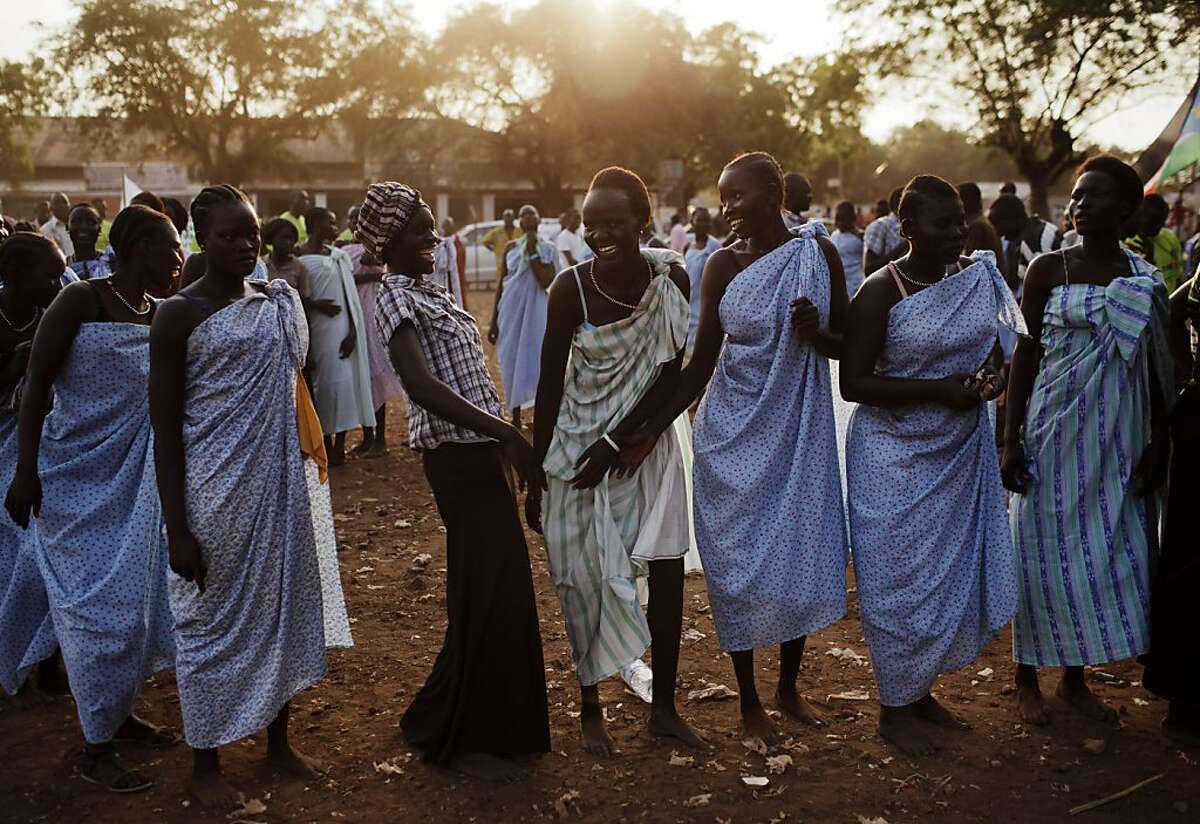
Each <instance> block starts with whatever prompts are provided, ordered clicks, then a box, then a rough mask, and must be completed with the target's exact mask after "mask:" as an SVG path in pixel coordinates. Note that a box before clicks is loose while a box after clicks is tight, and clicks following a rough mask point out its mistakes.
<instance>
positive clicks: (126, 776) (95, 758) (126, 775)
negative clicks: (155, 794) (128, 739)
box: [79, 747, 154, 794]
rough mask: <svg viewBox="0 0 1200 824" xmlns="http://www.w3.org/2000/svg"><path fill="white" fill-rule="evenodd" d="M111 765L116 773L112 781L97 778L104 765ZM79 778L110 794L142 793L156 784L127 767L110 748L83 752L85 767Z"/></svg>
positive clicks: (113, 749) (81, 770)
mask: <svg viewBox="0 0 1200 824" xmlns="http://www.w3.org/2000/svg"><path fill="white" fill-rule="evenodd" d="M105 764H107V765H109V766H111V767H112V768H113V769H114V770H115V771H116V776H115V777H114V778H113V779H112V780H111V781H104V780H103V779H101V778H98V777H97V773H98V772H99V770H100V769H101V768H102V765H105ZM79 777H80V778H82V779H83V780H84V781H87V782H88V783H90V784H97V785H99V786H101V787H104V789H106V790H108V791H109V792H110V793H120V794H126V793H140V792H143V791H144V790H148V789H150V788H151V787H153V786H154V782H153V781H151V780H150V779H149V778H146V776H144V775H142V774H141V773H140V772H139V771H138V770H136V769H133V768H132V767H126V766H125V764H124V763H123V762H122V761H121V759H120V757H119V756H118V755H117V751H116V749H115V748H112V747H109V748H107V749H104V750H101V751H99V752H89V751H88V750H86V749H85V750H84V751H83V765H82V766H81V768H80V770H79Z"/></svg>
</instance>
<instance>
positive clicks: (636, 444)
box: [613, 429, 658, 478]
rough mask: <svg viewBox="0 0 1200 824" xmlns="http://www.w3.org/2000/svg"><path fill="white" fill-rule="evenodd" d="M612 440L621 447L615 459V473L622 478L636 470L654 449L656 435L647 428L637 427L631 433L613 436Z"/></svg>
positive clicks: (656, 440)
mask: <svg viewBox="0 0 1200 824" xmlns="http://www.w3.org/2000/svg"><path fill="white" fill-rule="evenodd" d="M613 440H614V441H616V442H617V446H619V447H621V451H620V452H619V453H618V454H617V459H616V461H615V465H616V470H615V471H616V475H617V477H618V478H624V477H627V476H630V475H633V474H634V473H635V472H637V471H638V468H639V467H641V465H642V462H643V461H644V460H646V458H647V457H648V456H649V455H650V453H651V452H653V451H654V445H655V444H657V443H658V435H656V434H655V433H653V432H651V431H649V430H648V429H639V430H638V431H637V432H634V433H633V434H632V435H620V436H613Z"/></svg>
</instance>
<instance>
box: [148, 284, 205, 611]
mask: <svg viewBox="0 0 1200 824" xmlns="http://www.w3.org/2000/svg"><path fill="white" fill-rule="evenodd" d="M199 320H200V318H197V317H196V310H195V309H194V308H193V307H192V306H191V305H190V304H188V303H186V302H185V301H183V300H182V299H178V298H172V299H170V300H167V301H166V302H165V303H163V304H162V305H161V306H159V307H158V310H157V311H156V312H155V313H154V320H153V321H152V322H151V324H150V425H151V426H152V427H153V428H154V469H155V475H156V478H157V482H158V497H159V500H160V501H162V511H163V521H164V522H165V523H166V527H167V545H168V551H169V554H170V563H171V569H172V570H173V571H174V572H175V574H176V575H179V576H180V577H181V578H183V579H184V580H185V581H195V583H196V586H197V587H199V589H200V591H201V592H203V591H204V580H205V577H206V575H207V573H208V569H207V567H206V566H205V564H204V553H203V552H202V550H201V548H200V543H199V541H197V540H196V537H195V536H194V535H193V534H192V530H191V527H190V526H189V525H188V520H187V505H186V502H185V497H184V475H185V472H186V465H185V458H184V449H183V406H184V398H185V395H186V391H185V386H186V377H187V341H188V336H189V335H191V333H192V330H193V329H195V328H196V325H197V323H198V321H199Z"/></svg>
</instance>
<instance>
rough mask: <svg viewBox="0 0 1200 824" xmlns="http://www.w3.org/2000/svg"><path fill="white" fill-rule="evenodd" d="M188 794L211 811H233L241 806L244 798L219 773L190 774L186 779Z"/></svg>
mask: <svg viewBox="0 0 1200 824" xmlns="http://www.w3.org/2000/svg"><path fill="white" fill-rule="evenodd" d="M187 787H188V792H190V793H191V794H192V796H193V797H194V798H195V799H196V800H197V801H198V802H200V806H201V807H208V808H209V809H212V810H233V809H236V808H238V807H240V806H241V805H242V803H243V802H244V801H245V796H243V795H242V794H241V793H240V792H238V790H237V788H236V787H234V786H233V785H232V784H230V783H229V782H228V781H226V780H225V776H223V775H221V774H220V773H219V772H213V773H203V774H201V775H196V774H195V773H193V774H192V777H191V778H190V779H188V785H187Z"/></svg>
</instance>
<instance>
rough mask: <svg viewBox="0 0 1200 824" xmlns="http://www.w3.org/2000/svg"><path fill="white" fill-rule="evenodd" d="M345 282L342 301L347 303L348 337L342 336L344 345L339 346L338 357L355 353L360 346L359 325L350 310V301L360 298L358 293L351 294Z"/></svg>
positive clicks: (345, 356) (343, 282)
mask: <svg viewBox="0 0 1200 824" xmlns="http://www.w3.org/2000/svg"><path fill="white" fill-rule="evenodd" d="M345 284H346V282H345V281H342V302H343V303H345V304H346V337H344V338H342V345H341V346H339V347H338V357H340V358H343V359H344V358H348V357H350V356H351V355H353V354H354V350H355V349H357V348H358V325H357V324H356V323H355V322H354V313H353V312H351V311H350V301H352V300H358V294H357V293H354V294H351V293H350V291H349V290H348V289H346V285H345ZM359 311H361V309H360V310H359Z"/></svg>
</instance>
